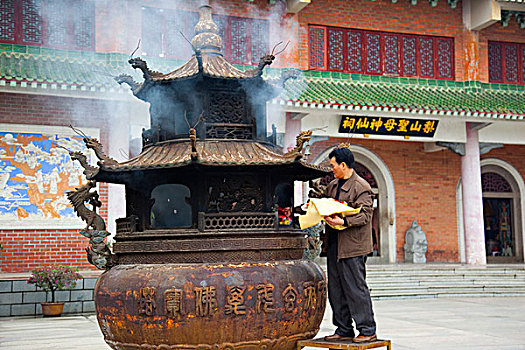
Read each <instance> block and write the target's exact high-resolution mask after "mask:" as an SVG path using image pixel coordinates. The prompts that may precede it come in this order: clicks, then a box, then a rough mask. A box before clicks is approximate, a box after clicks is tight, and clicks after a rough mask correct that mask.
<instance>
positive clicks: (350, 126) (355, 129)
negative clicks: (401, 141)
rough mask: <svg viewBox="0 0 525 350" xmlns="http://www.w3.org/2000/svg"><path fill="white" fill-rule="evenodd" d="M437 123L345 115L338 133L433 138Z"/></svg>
mask: <svg viewBox="0 0 525 350" xmlns="http://www.w3.org/2000/svg"><path fill="white" fill-rule="evenodd" d="M438 123H439V121H437V120H431V119H403V118H385V117H358V116H351V115H345V116H343V117H342V118H341V124H340V125H339V132H340V133H351V134H370V135H394V136H418V137H433V136H434V133H435V132H436V129H437V126H438Z"/></svg>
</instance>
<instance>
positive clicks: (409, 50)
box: [402, 37, 417, 76]
mask: <svg viewBox="0 0 525 350" xmlns="http://www.w3.org/2000/svg"><path fill="white" fill-rule="evenodd" d="M402 45H403V56H402V57H403V59H402V67H403V70H402V72H403V75H408V76H412V75H417V63H416V38H414V37H403V39H402Z"/></svg>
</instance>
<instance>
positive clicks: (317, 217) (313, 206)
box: [299, 198, 361, 230]
mask: <svg viewBox="0 0 525 350" xmlns="http://www.w3.org/2000/svg"><path fill="white" fill-rule="evenodd" d="M360 211H361V208H357V209H354V208H352V207H350V206H348V205H346V204H344V203H341V202H338V201H336V200H335V199H333V198H312V199H310V201H309V202H308V209H307V210H306V214H305V215H300V216H299V225H300V226H301V229H305V228H308V227H312V226H314V225H317V224H318V223H319V222H320V221H321V220H324V218H325V217H326V216H330V215H334V214H339V215H340V216H341V217H345V216H349V215H355V214H357V213H359V212H360ZM330 226H331V227H333V228H335V229H336V230H343V229H345V228H346V226H343V225H336V226H332V225H330Z"/></svg>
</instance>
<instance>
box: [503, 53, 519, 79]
mask: <svg viewBox="0 0 525 350" xmlns="http://www.w3.org/2000/svg"><path fill="white" fill-rule="evenodd" d="M505 81H506V82H509V83H517V82H518V45H505Z"/></svg>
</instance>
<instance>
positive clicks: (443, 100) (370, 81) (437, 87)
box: [280, 71, 525, 120]
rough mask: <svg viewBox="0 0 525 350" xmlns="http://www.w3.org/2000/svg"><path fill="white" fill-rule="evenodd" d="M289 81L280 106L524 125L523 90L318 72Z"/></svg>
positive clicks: (427, 80) (499, 86) (503, 85)
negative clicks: (503, 120)
mask: <svg viewBox="0 0 525 350" xmlns="http://www.w3.org/2000/svg"><path fill="white" fill-rule="evenodd" d="M303 73H304V74H303V77H302V78H300V79H297V80H289V81H288V82H287V83H286V90H285V92H284V93H283V94H281V101H280V103H281V104H287V105H293V106H297V107H310V108H311V107H316V108H330V109H343V110H371V111H395V112H404V113H416V114H435V115H459V116H469V117H470V116H472V117H489V118H506V119H519V120H523V119H524V117H525V86H522V85H505V84H488V83H480V82H456V81H446V80H433V79H417V78H398V77H382V76H381V77H380V76H367V75H357V74H343V73H330V72H320V71H306V72H303Z"/></svg>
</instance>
